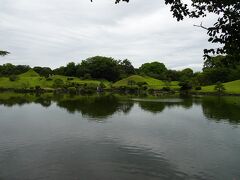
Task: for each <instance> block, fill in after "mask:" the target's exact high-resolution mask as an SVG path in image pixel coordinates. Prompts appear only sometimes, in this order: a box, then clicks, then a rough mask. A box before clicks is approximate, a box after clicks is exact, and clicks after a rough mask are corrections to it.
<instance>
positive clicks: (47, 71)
mask: <svg viewBox="0 0 240 180" xmlns="http://www.w3.org/2000/svg"><path fill="white" fill-rule="evenodd" d="M33 70H34V71H35V72H37V73H38V74H39V75H41V76H44V77H49V75H50V74H52V73H53V71H52V69H51V68H49V67H39V66H36V67H34V68H33Z"/></svg>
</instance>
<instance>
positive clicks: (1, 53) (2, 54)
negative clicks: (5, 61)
mask: <svg viewBox="0 0 240 180" xmlns="http://www.w3.org/2000/svg"><path fill="white" fill-rule="evenodd" d="M8 54H10V53H9V52H7V51H1V50H0V56H6V55H8Z"/></svg>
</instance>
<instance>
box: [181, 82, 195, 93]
mask: <svg viewBox="0 0 240 180" xmlns="http://www.w3.org/2000/svg"><path fill="white" fill-rule="evenodd" d="M179 86H180V90H181V91H188V90H191V89H192V84H191V82H190V81H183V82H180V83H179Z"/></svg>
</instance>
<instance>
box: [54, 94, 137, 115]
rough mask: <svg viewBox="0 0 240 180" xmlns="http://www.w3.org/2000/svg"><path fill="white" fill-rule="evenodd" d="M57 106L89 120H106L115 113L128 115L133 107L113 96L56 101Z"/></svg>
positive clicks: (71, 98)
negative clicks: (78, 113)
mask: <svg viewBox="0 0 240 180" xmlns="http://www.w3.org/2000/svg"><path fill="white" fill-rule="evenodd" d="M57 105H58V106H59V107H62V108H65V109H67V111H68V112H70V113H74V112H80V113H82V114H83V115H84V116H88V117H90V118H106V117H108V116H111V115H113V114H114V113H116V112H124V113H128V112H129V111H130V110H131V108H132V106H133V102H132V101H127V102H126V101H125V102H121V101H120V99H119V98H117V97H115V96H113V95H105V96H102V95H100V96H75V97H69V98H63V99H58V100H57Z"/></svg>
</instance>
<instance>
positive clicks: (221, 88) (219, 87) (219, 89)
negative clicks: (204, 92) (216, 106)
mask: <svg viewBox="0 0 240 180" xmlns="http://www.w3.org/2000/svg"><path fill="white" fill-rule="evenodd" d="M214 90H216V91H217V93H218V94H221V93H223V92H224V91H225V87H224V85H223V84H222V83H221V82H217V84H216V86H215V87H214Z"/></svg>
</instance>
